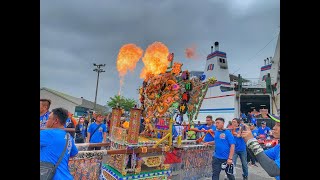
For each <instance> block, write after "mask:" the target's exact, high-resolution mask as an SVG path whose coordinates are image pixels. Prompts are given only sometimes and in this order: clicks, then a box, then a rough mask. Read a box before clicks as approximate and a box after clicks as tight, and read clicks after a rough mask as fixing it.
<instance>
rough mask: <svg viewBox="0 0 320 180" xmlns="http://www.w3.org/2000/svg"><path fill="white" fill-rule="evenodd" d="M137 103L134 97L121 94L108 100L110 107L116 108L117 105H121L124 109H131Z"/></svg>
mask: <svg viewBox="0 0 320 180" xmlns="http://www.w3.org/2000/svg"><path fill="white" fill-rule="evenodd" d="M136 104H137V103H136V101H135V100H134V99H130V98H125V97H123V96H119V95H115V96H114V97H110V101H107V105H108V106H109V107H110V108H115V107H117V106H120V108H122V109H124V110H125V111H129V110H130V109H131V108H133V107H134V105H136Z"/></svg>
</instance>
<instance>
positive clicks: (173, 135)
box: [172, 125, 179, 139]
mask: <svg viewBox="0 0 320 180" xmlns="http://www.w3.org/2000/svg"><path fill="white" fill-rule="evenodd" d="M178 135H179V133H178V132H177V130H176V128H175V127H174V125H172V139H175V138H176V137H177V136H178Z"/></svg>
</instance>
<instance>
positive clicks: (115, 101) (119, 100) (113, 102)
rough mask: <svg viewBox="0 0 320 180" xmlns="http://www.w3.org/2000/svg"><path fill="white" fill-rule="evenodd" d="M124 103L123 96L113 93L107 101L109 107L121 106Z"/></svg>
mask: <svg viewBox="0 0 320 180" xmlns="http://www.w3.org/2000/svg"><path fill="white" fill-rule="evenodd" d="M124 103H125V98H124V97H123V96H119V95H115V96H114V97H110V101H107V105H108V106H109V107H111V108H116V107H118V106H119V107H121V108H122V107H123V104H124Z"/></svg>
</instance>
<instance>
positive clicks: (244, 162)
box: [233, 150, 248, 177]
mask: <svg viewBox="0 0 320 180" xmlns="http://www.w3.org/2000/svg"><path fill="white" fill-rule="evenodd" d="M238 156H239V157H240V160H241V164H242V171H243V174H242V176H244V177H248V162H247V151H246V150H244V151H234V154H233V164H234V167H236V165H237V158H238Z"/></svg>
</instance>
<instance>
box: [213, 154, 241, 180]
mask: <svg viewBox="0 0 320 180" xmlns="http://www.w3.org/2000/svg"><path fill="white" fill-rule="evenodd" d="M226 161H227V159H218V158H216V157H212V180H219V176H220V172H221V164H222V163H224V162H226ZM234 167H235V166H234ZM235 170H236V169H235V168H234V171H235ZM226 174H227V173H226ZM227 176H228V179H229V180H235V177H234V175H230V174H227Z"/></svg>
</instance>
